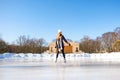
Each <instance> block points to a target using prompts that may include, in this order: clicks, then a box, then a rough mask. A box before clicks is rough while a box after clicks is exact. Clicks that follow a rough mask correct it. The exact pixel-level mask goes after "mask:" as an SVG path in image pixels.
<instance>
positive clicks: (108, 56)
mask: <svg viewBox="0 0 120 80" xmlns="http://www.w3.org/2000/svg"><path fill="white" fill-rule="evenodd" d="M55 57H56V54H54V53H53V54H49V53H42V54H37V53H36V54H32V53H27V54H24V53H19V54H15V53H4V54H0V59H55ZM59 58H63V56H62V54H60V55H59ZM66 58H67V59H70V60H72V59H86V58H89V59H95V60H112V61H116V60H117V61H120V52H112V53H93V54H89V53H71V54H66Z"/></svg>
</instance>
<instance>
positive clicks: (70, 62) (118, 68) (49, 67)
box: [0, 55, 120, 80]
mask: <svg viewBox="0 0 120 80" xmlns="http://www.w3.org/2000/svg"><path fill="white" fill-rule="evenodd" d="M9 56H10V55H9ZM51 56H52V55H51ZM1 58H2V57H1ZM54 61H55V60H54V56H53V57H49V59H46V58H44V57H43V56H42V58H31V57H29V58H24V59H23V58H15V57H14V58H4V59H0V80H120V61H119V60H111V59H96V58H94V59H93V58H91V57H77V58H76V57H67V62H66V63H64V61H63V58H62V56H59V59H58V62H57V63H55V62H54Z"/></svg>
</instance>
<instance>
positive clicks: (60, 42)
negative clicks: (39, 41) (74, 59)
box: [55, 35, 69, 49]
mask: <svg viewBox="0 0 120 80" xmlns="http://www.w3.org/2000/svg"><path fill="white" fill-rule="evenodd" d="M64 42H66V43H68V41H67V40H66V39H65V37H64V36H63V35H61V37H60V38H59V39H56V46H55V48H57V49H64ZM68 44H69V43H68Z"/></svg>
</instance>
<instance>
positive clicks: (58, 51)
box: [55, 51, 59, 62]
mask: <svg viewBox="0 0 120 80" xmlns="http://www.w3.org/2000/svg"><path fill="white" fill-rule="evenodd" d="M58 55H59V51H57V54H56V60H55V62H57V58H58Z"/></svg>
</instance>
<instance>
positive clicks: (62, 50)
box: [56, 50, 65, 59]
mask: <svg viewBox="0 0 120 80" xmlns="http://www.w3.org/2000/svg"><path fill="white" fill-rule="evenodd" d="M61 52H62V54H63V57H64V59H65V53H64V50H61ZM59 53H60V52H59V51H57V55H56V59H57V58H58V55H59Z"/></svg>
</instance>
